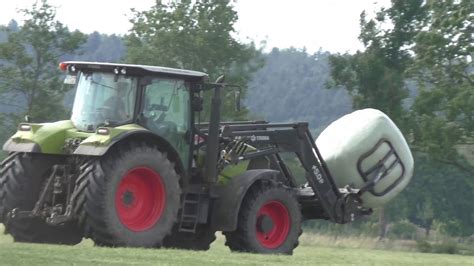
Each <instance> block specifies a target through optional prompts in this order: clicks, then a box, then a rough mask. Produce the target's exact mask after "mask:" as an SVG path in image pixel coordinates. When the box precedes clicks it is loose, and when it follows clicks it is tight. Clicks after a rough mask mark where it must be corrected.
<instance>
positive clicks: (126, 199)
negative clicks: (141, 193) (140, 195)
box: [122, 190, 135, 206]
mask: <svg viewBox="0 0 474 266" xmlns="http://www.w3.org/2000/svg"><path fill="white" fill-rule="evenodd" d="M122 201H123V203H124V204H125V206H130V205H132V204H133V202H134V201H135V196H134V195H133V192H132V191H130V190H127V191H125V193H123V196H122Z"/></svg>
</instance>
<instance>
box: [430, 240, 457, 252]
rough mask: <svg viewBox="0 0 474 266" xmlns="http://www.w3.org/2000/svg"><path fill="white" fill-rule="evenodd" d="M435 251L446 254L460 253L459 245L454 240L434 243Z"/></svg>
mask: <svg viewBox="0 0 474 266" xmlns="http://www.w3.org/2000/svg"><path fill="white" fill-rule="evenodd" d="M433 252H434V253H444V254H458V253H459V246H458V244H457V243H456V242H454V241H443V242H441V243H439V244H435V245H433Z"/></svg>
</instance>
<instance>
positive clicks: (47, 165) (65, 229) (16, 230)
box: [0, 153, 82, 245]
mask: <svg viewBox="0 0 474 266" xmlns="http://www.w3.org/2000/svg"><path fill="white" fill-rule="evenodd" d="M63 160H64V159H63V157H61V156H57V155H47V154H31V153H12V154H10V155H9V156H8V157H7V158H6V159H5V160H4V161H3V162H2V163H1V168H0V221H1V222H3V223H4V224H5V233H8V234H10V235H11V236H12V237H13V239H14V241H16V242H29V243H49V244H66V245H75V244H77V243H79V242H81V240H82V232H81V230H80V229H79V227H77V226H76V225H75V224H73V223H67V224H64V225H61V226H51V225H48V224H46V223H45V221H43V220H41V219H39V218H34V219H30V218H28V219H14V220H7V214H8V212H10V211H11V210H13V209H14V208H19V209H20V210H23V211H30V210H32V209H33V208H34V205H35V203H36V202H37V201H38V198H39V194H40V193H41V188H42V187H43V184H44V182H45V180H46V179H47V178H48V176H49V174H50V173H51V167H52V166H53V165H54V164H58V163H61V162H63Z"/></svg>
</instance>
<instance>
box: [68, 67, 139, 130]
mask: <svg viewBox="0 0 474 266" xmlns="http://www.w3.org/2000/svg"><path fill="white" fill-rule="evenodd" d="M136 91H137V82H136V78H133V77H123V76H116V75H114V74H109V73H97V72H96V73H83V72H82V73H80V74H79V80H78V82H77V91H76V97H75V99H74V107H73V109H72V117H71V120H72V122H73V124H74V126H75V127H76V128H77V129H79V130H83V131H95V129H96V128H97V127H99V126H116V125H121V124H126V123H129V122H131V121H132V119H133V110H134V107H135V97H136Z"/></svg>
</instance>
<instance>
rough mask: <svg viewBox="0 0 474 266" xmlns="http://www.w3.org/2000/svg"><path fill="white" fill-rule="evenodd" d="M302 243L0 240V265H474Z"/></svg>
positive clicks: (468, 260) (458, 259)
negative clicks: (235, 248) (270, 250)
mask: <svg viewBox="0 0 474 266" xmlns="http://www.w3.org/2000/svg"><path fill="white" fill-rule="evenodd" d="M0 230H1V229H0ZM323 244H324V243H319V244H318V243H315V244H308V243H304V242H303V244H302V245H301V246H300V247H298V248H297V249H296V250H295V252H294V255H293V256H283V255H271V256H270V255H257V254H239V253H231V252H230V251H229V250H228V249H227V247H225V246H224V240H223V239H222V237H219V239H218V240H217V241H216V242H215V243H214V244H213V245H212V248H211V250H210V251H207V252H195V251H181V250H171V249H139V248H99V247H93V245H92V243H91V242H90V241H83V242H82V243H81V244H79V245H77V246H73V247H69V246H59V245H37V244H21V243H13V242H12V240H11V238H10V237H8V236H4V235H1V236H0V265H109V264H115V265H211V264H212V265H327V264H331V265H337V264H339V265H403V264H405V265H453V264H456V265H474V257H472V256H460V255H440V254H424V253H415V252H400V251H384V250H371V249H363V248H359V249H356V248H341V247H332V248H329V247H323V246H322V245H323Z"/></svg>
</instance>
